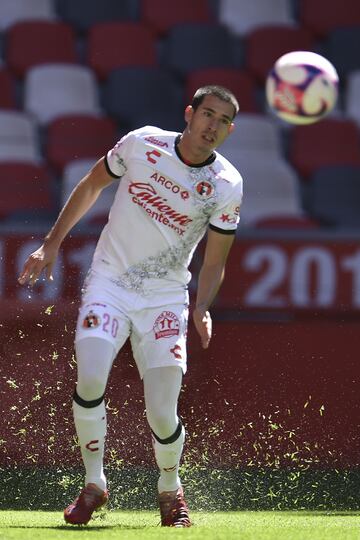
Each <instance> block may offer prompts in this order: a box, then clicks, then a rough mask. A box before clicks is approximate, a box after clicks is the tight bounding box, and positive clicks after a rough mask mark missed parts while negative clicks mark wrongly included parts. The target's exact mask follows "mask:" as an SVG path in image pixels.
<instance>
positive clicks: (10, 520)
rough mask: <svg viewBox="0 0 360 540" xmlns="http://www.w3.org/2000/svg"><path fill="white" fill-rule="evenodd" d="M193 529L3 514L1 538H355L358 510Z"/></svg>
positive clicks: (114, 519)
mask: <svg viewBox="0 0 360 540" xmlns="http://www.w3.org/2000/svg"><path fill="white" fill-rule="evenodd" d="M191 516H192V519H193V522H194V526H193V527H191V528H189V529H169V528H161V527H159V526H158V522H159V518H158V514H157V512H154V511H131V512H123V511H109V512H102V513H99V514H97V515H95V519H93V520H92V521H91V522H90V523H89V524H88V525H87V526H82V527H74V526H69V525H66V524H65V523H64V522H63V519H62V514H61V512H40V511H11V510H8V511H2V512H0V539H1V540H12V539H15V540H20V539H21V540H55V539H56V540H57V539H62V540H63V539H65V540H74V539H77V540H98V539H104V540H105V539H106V540H108V539H110V540H111V539H122V540H127V539H136V540H145V539H152V538H154V539H155V538H157V539H158V538H168V537H169V535H171V536H172V537H174V538H175V537H176V538H179V537H180V536H181V535H182V537H183V538H184V537H186V538H187V539H198V540H360V512H310V511H299V512H290V511H289V512H277V511H273V512H260V511H259V512H245V511H244V512H192V513H191Z"/></svg>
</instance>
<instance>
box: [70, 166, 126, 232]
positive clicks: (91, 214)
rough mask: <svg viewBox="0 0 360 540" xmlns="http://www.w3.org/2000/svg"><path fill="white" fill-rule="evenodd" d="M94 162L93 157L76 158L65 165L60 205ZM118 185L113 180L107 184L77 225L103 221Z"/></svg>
mask: <svg viewBox="0 0 360 540" xmlns="http://www.w3.org/2000/svg"><path fill="white" fill-rule="evenodd" d="M99 157H100V156H99ZM95 162H96V160H94V159H77V160H74V161H71V162H70V163H68V164H67V165H66V166H65V168H64V173H63V178H62V189H61V205H64V204H65V202H66V201H67V199H68V197H69V195H70V193H71V192H72V190H73V189H74V187H75V186H76V184H77V183H78V182H79V181H80V180H81V178H83V177H84V176H85V174H86V173H87V172H88V171H89V170H90V169H91V167H92V166H93V165H94V164H95ZM118 185H119V182H118V181H117V180H114V182H113V183H112V184H110V186H107V187H106V188H105V189H104V190H103V191H102V192H101V194H100V196H99V198H98V199H97V201H96V203H95V204H94V206H93V207H92V208H90V210H89V211H88V212H87V213H86V214H85V216H84V217H83V218H82V219H81V220H80V221H79V224H78V225H79V226H80V227H81V226H83V225H85V224H87V223H93V224H94V225H96V224H97V223H98V222H101V223H103V222H104V221H105V220H106V216H107V215H108V213H109V210H110V207H111V205H112V203H113V200H114V196H115V192H116V190H117V188H118Z"/></svg>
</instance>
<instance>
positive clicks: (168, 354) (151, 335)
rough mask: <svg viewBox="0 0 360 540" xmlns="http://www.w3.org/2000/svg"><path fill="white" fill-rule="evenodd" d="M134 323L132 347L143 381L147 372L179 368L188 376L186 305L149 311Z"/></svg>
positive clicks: (178, 304)
mask: <svg viewBox="0 0 360 540" xmlns="http://www.w3.org/2000/svg"><path fill="white" fill-rule="evenodd" d="M132 323H133V326H132V334H131V345H132V349H133V355H134V358H135V361H136V364H137V367H138V370H139V373H140V376H141V378H143V376H144V373H145V372H146V370H148V369H152V368H158V367H166V366H175V367H180V368H181V370H182V372H183V373H185V372H186V363H187V356H186V336H187V325H188V306H187V305H186V304H184V303H177V304H169V305H167V306H162V307H156V308H148V309H145V310H143V311H142V312H140V313H139V314H138V315H137V316H136V318H135V319H133V320H132Z"/></svg>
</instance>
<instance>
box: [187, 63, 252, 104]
mask: <svg viewBox="0 0 360 540" xmlns="http://www.w3.org/2000/svg"><path fill="white" fill-rule="evenodd" d="M206 84H220V85H221V86H225V88H228V89H229V90H231V91H232V92H233V93H234V95H235V97H236V98H237V100H238V101H239V105H240V111H242V112H250V113H255V112H259V107H258V105H257V103H256V98H255V94H256V84H255V81H254V79H253V78H252V76H251V75H250V74H249V73H248V72H246V71H241V70H238V69H234V68H209V69H199V70H196V71H192V72H190V73H189V74H188V76H187V78H186V86H185V93H186V96H185V97H186V102H187V103H190V102H191V99H192V97H193V95H194V92H195V91H196V89H197V88H200V86H204V85H206Z"/></svg>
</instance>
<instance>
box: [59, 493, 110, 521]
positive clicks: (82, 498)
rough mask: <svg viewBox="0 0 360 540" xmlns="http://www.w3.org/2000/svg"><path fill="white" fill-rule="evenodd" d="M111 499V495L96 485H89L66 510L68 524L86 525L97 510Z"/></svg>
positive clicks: (65, 516) (65, 517)
mask: <svg viewBox="0 0 360 540" xmlns="http://www.w3.org/2000/svg"><path fill="white" fill-rule="evenodd" d="M108 499H109V494H108V492H107V491H106V490H105V491H103V490H102V489H100V488H99V487H98V486H97V485H96V484H87V485H86V486H85V487H84V488H83V489H82V490H81V492H80V495H79V496H78V497H77V498H76V499H75V501H74V502H73V503H71V504H70V505H69V506H68V507H67V508H65V510H64V519H65V521H66V523H71V524H72V525H86V524H87V523H88V522H89V521H90V519H91V516H92V513H93V512H94V511H95V510H98V509H99V508H101V506H103V505H104V504H105V503H106V502H107V501H108Z"/></svg>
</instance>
